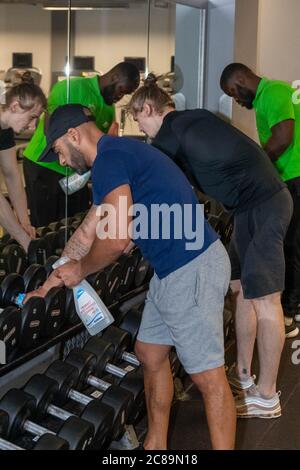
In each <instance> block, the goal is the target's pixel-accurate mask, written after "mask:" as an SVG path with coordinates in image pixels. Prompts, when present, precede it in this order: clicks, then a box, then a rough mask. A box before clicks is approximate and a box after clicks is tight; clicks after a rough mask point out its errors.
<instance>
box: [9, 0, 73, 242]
mask: <svg viewBox="0 0 300 470" xmlns="http://www.w3.org/2000/svg"><path fill="white" fill-rule="evenodd" d="M32 3H33V2H31V1H30V0H28V1H22V2H21V1H20V2H11V1H0V44H1V55H0V80H1V82H0V87H1V89H0V93H1V98H2V105H1V108H0V119H1V121H0V125H1V127H2V128H3V127H6V117H7V112H6V111H7V107H5V104H4V102H5V97H6V96H7V90H9V89H10V88H11V87H12V86H13V85H14V84H16V83H19V82H20V81H21V77H22V76H23V74H24V72H26V71H28V72H30V75H31V76H32V77H33V79H34V82H35V83H36V84H38V85H40V86H41V88H42V90H43V91H44V93H45V95H46V96H47V97H48V96H49V93H50V90H51V89H52V86H53V85H54V84H55V83H56V82H57V81H58V79H61V78H63V79H65V78H66V75H65V65H66V58H67V56H68V28H67V24H68V23H67V17H68V3H69V2H68V1H67V0H66V1H62V0H60V2H59V5H60V6H61V7H64V8H65V10H62V11H53V10H51V9H50V10H49V9H45V8H46V6H47V5H46V4H48V5H50V6H51V2H50V1H49V2H46V1H44V2H43V1H36V2H35V4H34V5H33V4H32ZM55 3H56V4H57V2H52V5H53V4H55ZM1 98H0V99H1ZM48 103H49V102H48ZM5 112H6V113H5ZM3 116H4V120H3V119H2V118H3ZM8 123H10V121H8ZM44 123H45V114H42V115H41V116H40V120H39V122H38V123H37V124H38V129H37V130H36V131H35V132H34V130H33V128H32V125H30V126H29V128H27V129H25V127H26V126H25V125H24V127H23V129H17V128H16V129H15V131H16V132H15V142H16V154H17V159H18V160H17V161H18V169H19V172H20V174H21V176H22V181H23V183H24V184H26V193H27V201H28V207H29V210H30V218H31V224H32V225H33V226H35V227H36V228H38V227H41V226H45V225H49V224H50V223H52V222H56V221H58V220H59V219H61V218H63V217H64V215H65V195H64V193H63V191H62V190H61V189H60V186H59V183H58V181H59V180H60V179H61V178H62V177H63V176H64V175H65V174H66V169H60V171H57V169H58V166H57V164H55V163H54V164H53V163H50V164H49V163H47V164H43V165H40V164H37V163H36V161H37V160H38V158H39V157H40V156H41V153H42V151H43V149H44V148H45V137H44ZM31 124H32V123H31ZM2 130H3V129H2ZM0 137H1V136H0ZM0 155H2V157H3V158H4V155H5V154H4V151H3V150H2V154H1V151H0ZM11 158H14V157H13V155H11ZM2 160H3V159H2V158H0V164H1V168H0V169H1V170H3V171H2V172H1V176H0V181H1V193H2V195H4V196H5V197H7V199H8V200H9V202H10V204H11V206H12V208H13V209H14V210H15V212H16V214H17V217H18V219H19V220H20V221H21V223H22V224H23V225H25V222H24V221H25V220H26V215H25V214H24V213H25V200H24V198H23V195H22V191H21V190H20V189H19V188H18V185H17V183H16V179H14V178H10V177H9V175H10V173H9V174H7V173H6V172H5V168H4V167H3V161H2ZM10 171H13V169H11V170H10ZM4 172H5V173H4ZM4 174H6V177H4V176H3V175H4ZM12 181H13V182H12ZM14 194H15V197H14ZM21 212H23V215H22V214H21ZM0 225H1V226H5V220H4V221H2V220H1V223H0ZM26 230H28V229H27V228H26ZM20 233H21V232H20Z"/></svg>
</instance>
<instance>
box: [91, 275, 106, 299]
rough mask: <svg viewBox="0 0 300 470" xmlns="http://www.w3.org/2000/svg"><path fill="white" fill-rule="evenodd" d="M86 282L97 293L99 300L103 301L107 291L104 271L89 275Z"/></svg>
mask: <svg viewBox="0 0 300 470" xmlns="http://www.w3.org/2000/svg"><path fill="white" fill-rule="evenodd" d="M87 281H88V282H89V283H90V284H91V286H92V287H93V289H95V291H96V292H97V294H98V295H99V297H100V298H101V299H105V292H106V289H107V277H106V272H105V270H104V269H102V270H101V271H99V272H97V273H95V274H90V275H89V276H88V277H87Z"/></svg>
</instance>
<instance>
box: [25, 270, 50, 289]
mask: <svg viewBox="0 0 300 470" xmlns="http://www.w3.org/2000/svg"><path fill="white" fill-rule="evenodd" d="M46 279H47V272H46V269H45V268H44V267H43V266H41V265H39V264H32V265H31V266H29V267H28V268H27V269H26V271H25V273H24V274H23V280H24V286H25V292H26V293H27V292H32V291H33V290H36V289H38V288H39V287H40V286H42V285H43V284H44V282H45V281H46Z"/></svg>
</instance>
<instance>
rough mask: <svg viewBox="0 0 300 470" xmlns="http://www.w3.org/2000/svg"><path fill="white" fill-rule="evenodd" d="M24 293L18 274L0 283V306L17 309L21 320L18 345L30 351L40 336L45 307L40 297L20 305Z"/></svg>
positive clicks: (11, 275) (22, 282) (9, 276)
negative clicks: (16, 307) (15, 307)
mask: <svg viewBox="0 0 300 470" xmlns="http://www.w3.org/2000/svg"><path fill="white" fill-rule="evenodd" d="M24 292H25V286H24V281H23V278H22V277H21V276H19V275H18V274H9V275H8V276H7V277H6V278H5V279H4V280H3V281H2V283H1V294H0V298H1V305H2V306H4V307H9V306H12V305H14V306H18V307H19V309H18V313H19V316H20V320H21V330H20V337H19V344H20V346H21V347H22V348H24V349H31V348H33V347H34V346H35V345H36V344H37V342H38V340H39V338H40V336H41V333H42V329H43V325H44V321H45V312H46V307H45V301H44V299H42V298H40V297H31V298H30V299H29V300H28V301H27V302H26V304H25V305H22V302H21V301H22V300H23V295H24ZM19 297H20V299H19Z"/></svg>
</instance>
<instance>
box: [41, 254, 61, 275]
mask: <svg viewBox="0 0 300 470" xmlns="http://www.w3.org/2000/svg"><path fill="white" fill-rule="evenodd" d="M58 260H59V257H58V256H56V255H52V256H49V258H48V259H47V261H46V264H45V265H44V269H45V271H46V275H47V278H48V277H49V276H50V274H51V273H52V271H53V268H52V266H53V265H54V263H56V261H58Z"/></svg>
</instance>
